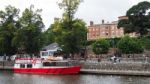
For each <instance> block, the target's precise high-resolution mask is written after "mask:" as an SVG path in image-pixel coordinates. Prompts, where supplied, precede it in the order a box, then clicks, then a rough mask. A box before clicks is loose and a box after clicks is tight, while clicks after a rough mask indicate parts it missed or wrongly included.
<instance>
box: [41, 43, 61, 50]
mask: <svg viewBox="0 0 150 84" xmlns="http://www.w3.org/2000/svg"><path fill="white" fill-rule="evenodd" d="M59 48H60V47H59V46H58V44H57V43H52V44H49V45H48V46H45V47H43V48H42V50H57V49H59Z"/></svg>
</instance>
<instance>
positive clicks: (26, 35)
mask: <svg viewBox="0 0 150 84" xmlns="http://www.w3.org/2000/svg"><path fill="white" fill-rule="evenodd" d="M40 12H41V10H40V9H37V10H36V11H33V5H31V6H30V8H26V9H25V10H24V12H23V13H22V17H21V18H20V19H19V21H20V25H21V28H20V29H19V30H18V31H17V32H16V34H15V38H14V39H13V44H14V45H16V46H17V47H18V51H20V50H21V51H22V50H23V51H25V52H26V53H28V54H30V55H31V54H37V53H38V52H39V50H40V48H41V47H42V42H43V41H42V38H41V36H42V28H44V24H43V22H42V18H41V15H40V14H39V13H40Z"/></svg>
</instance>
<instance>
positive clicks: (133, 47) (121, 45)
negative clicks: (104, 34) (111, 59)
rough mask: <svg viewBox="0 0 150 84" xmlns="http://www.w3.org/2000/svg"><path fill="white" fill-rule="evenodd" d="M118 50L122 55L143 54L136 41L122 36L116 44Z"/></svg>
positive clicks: (139, 44) (140, 46) (138, 42)
mask: <svg viewBox="0 0 150 84" xmlns="http://www.w3.org/2000/svg"><path fill="white" fill-rule="evenodd" d="M117 47H118V49H119V50H120V51H121V52H122V53H124V54H133V55H134V54H135V53H136V54H138V53H142V52H143V50H144V49H143V46H142V44H141V42H140V41H139V40H138V39H135V38H134V39H133V38H131V37H129V36H127V35H126V36H124V37H123V38H122V39H121V40H120V41H119V42H118V44H117Z"/></svg>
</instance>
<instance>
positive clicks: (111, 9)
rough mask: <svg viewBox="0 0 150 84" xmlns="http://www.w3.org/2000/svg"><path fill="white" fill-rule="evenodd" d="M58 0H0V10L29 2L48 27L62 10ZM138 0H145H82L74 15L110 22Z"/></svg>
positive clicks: (25, 5)
mask: <svg viewBox="0 0 150 84" xmlns="http://www.w3.org/2000/svg"><path fill="white" fill-rule="evenodd" d="M59 1H60V0H0V10H3V9H4V8H5V7H6V6H8V5H12V6H15V7H16V8H19V9H20V10H21V12H22V11H23V10H24V9H25V8H29V7H30V5H31V4H33V5H34V8H35V9H42V10H43V11H42V13H41V15H42V18H43V22H44V24H45V26H46V27H45V28H48V27H49V26H50V24H52V23H53V19H54V17H61V16H62V10H60V9H59V7H58V5H57V2H59ZM140 1H145V0H84V2H83V3H81V4H80V6H79V8H78V11H77V13H76V14H75V16H76V17H77V18H81V19H83V20H84V21H85V22H86V23H87V25H89V21H94V23H96V24H98V23H101V20H102V19H104V20H105V22H108V21H109V22H111V21H116V20H118V16H122V15H125V13H126V11H127V10H128V9H129V8H130V7H132V6H133V5H135V4H137V3H138V2H140ZM146 1H150V0H146Z"/></svg>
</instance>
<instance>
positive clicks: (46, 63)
mask: <svg viewBox="0 0 150 84" xmlns="http://www.w3.org/2000/svg"><path fill="white" fill-rule="evenodd" d="M43 66H56V62H44V63H43Z"/></svg>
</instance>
